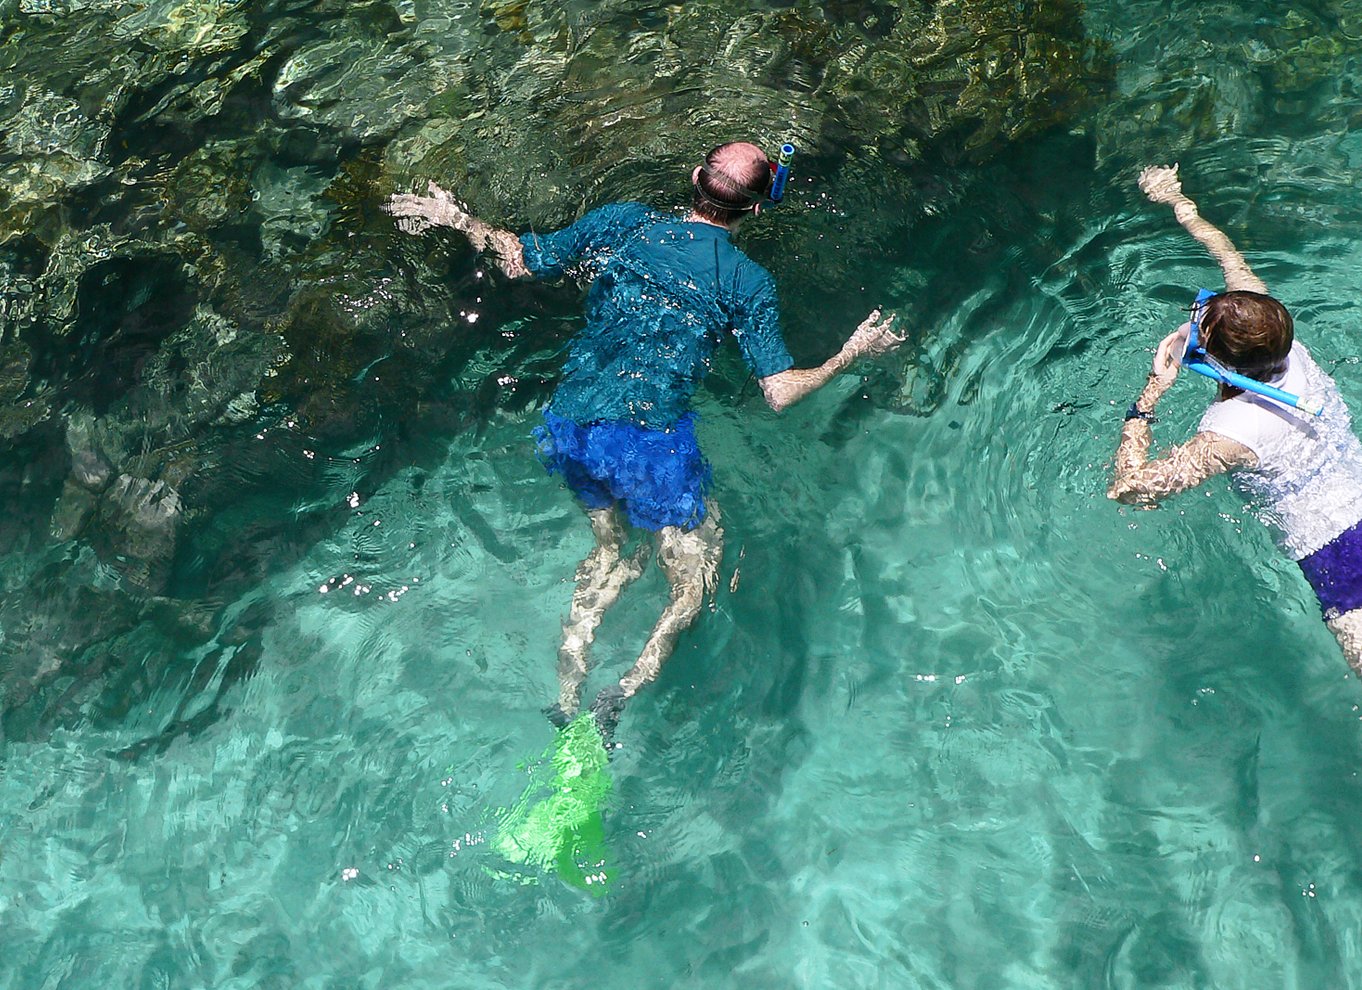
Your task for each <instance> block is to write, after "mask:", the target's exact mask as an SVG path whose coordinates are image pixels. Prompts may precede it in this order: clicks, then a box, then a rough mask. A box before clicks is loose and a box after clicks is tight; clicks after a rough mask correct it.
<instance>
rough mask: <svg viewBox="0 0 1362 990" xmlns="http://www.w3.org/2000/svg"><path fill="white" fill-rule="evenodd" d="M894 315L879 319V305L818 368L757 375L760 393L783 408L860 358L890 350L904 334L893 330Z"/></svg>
mask: <svg viewBox="0 0 1362 990" xmlns="http://www.w3.org/2000/svg"><path fill="white" fill-rule="evenodd" d="M893 325H894V317H893V316H892V315H890V316H888V317H886V318H885V319H884V320H883V321H881V320H880V311H879V310H878V309H877V310H875V311H874V312H872V313H871V314H870V315H869V316H867V317H866V318H865V319H864V320H862V321H861V324H860V326H858V327H857V328H856V332H855V333H853V334H852V335H851V336H850V337H848V338H847V342H846V343H845V344H843V345H842V349H841V350H840V351H838V352H837V353H836V354H834V355H833V356H832V357H830V358H828V359H827V360H826V361H824V362H823V363H822V364H820V365H819V366H818V367H816V368H790V369H789V370H788V371H781V372H777V373H776V374H774V375H767V376H766V377H765V378H760V379H758V382H759V383H760V385H761V394H762V395H763V396H765V397H766V404H767V405H768V406H770V407H771V408H772V409H774V410H775V411H776V412H780V411H781V410H782V409H785V408H787V407H788V406H792V405H794V404H795V403H796V402H798V401H799V400H800V399H802V398H804V397H805V396H807V395H810V394H812V393H813V392H816V391H818V389H820V388H822V387H823V386H824V385H826V384H827V383H828V382H830V381H832V380H833V379H834V378H836V377H837V376H838V375H840V374H841V373H842V372H843V371H846V370H847V368H849V367H851V365H852V364H853V363H854V362H855V361H857V360H858V359H860V358H863V357H873V356H874V355H877V354H887V353H888V352H889V351H892V350H893V349H894V348H895V347H898V346H899V344H902V343H903V339H904V338H902V337H900V336H899V335H898V334H896V333H894V331H893Z"/></svg>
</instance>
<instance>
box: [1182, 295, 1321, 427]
mask: <svg viewBox="0 0 1362 990" xmlns="http://www.w3.org/2000/svg"><path fill="white" fill-rule="evenodd" d="M1214 295H1215V293H1214V292H1212V291H1211V290H1210V289H1201V290H1200V291H1199V292H1197V294H1196V301H1195V302H1194V303H1192V319H1191V329H1190V330H1188V332H1187V349H1186V350H1185V351H1183V353H1182V364H1183V366H1184V367H1186V368H1189V369H1190V370H1192V371H1195V372H1196V373H1197V374H1198V375H1204V376H1206V377H1207V378H1209V379H1211V380H1212V381H1216V382H1223V383H1224V384H1226V385H1229V386H1230V387H1231V388H1239V389H1243V390H1244V391H1245V392H1252V393H1253V394H1254V395H1261V396H1263V397H1264V398H1267V399H1271V400H1272V401H1274V402H1280V403H1281V404H1282V405H1284V406H1289V407H1290V408H1292V409H1299V410H1300V411H1301V412H1303V413H1306V414H1308V415H1311V416H1322V415H1324V404H1323V403H1322V402H1320V401H1319V400H1318V399H1312V398H1308V397H1307V398H1302V397H1301V396H1299V395H1294V394H1292V393H1291V392H1284V391H1282V390H1281V389H1279V388H1273V387H1272V386H1271V385H1268V384H1266V383H1264V382H1260V381H1258V379H1256V378H1249V377H1248V376H1247V375H1241V374H1239V372H1237V371H1231V370H1230V369H1229V368H1227V367H1225V366H1224V365H1223V364H1221V363H1220V362H1219V361H1217V360H1216V359H1215V358H1213V357H1211V355H1209V354H1207V353H1206V348H1205V347H1203V346H1201V319H1202V317H1203V316H1204V315H1205V314H1206V302H1207V301H1208V300H1209V299H1210V298H1211V297H1212V296H1214Z"/></svg>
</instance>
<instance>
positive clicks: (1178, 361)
mask: <svg viewBox="0 0 1362 990" xmlns="http://www.w3.org/2000/svg"><path fill="white" fill-rule="evenodd" d="M1139 182H1140V189H1141V190H1143V191H1144V193H1145V195H1146V196H1148V197H1149V198H1150V200H1152V201H1153V202H1155V203H1165V204H1167V205H1168V206H1171V207H1172V208H1173V214H1174V216H1175V217H1177V220H1178V222H1179V223H1180V224H1182V226H1183V227H1184V228H1185V229H1186V230H1187V232H1188V233H1189V234H1191V235H1192V236H1193V237H1195V238H1196V239H1197V240H1198V241H1199V242H1200V243H1201V244H1202V246H1203V247H1205V248H1206V250H1207V251H1208V252H1210V254H1211V256H1212V257H1213V258H1214V259H1215V260H1216V261H1217V262H1218V263H1219V264H1220V267H1221V270H1222V271H1223V272H1224V276H1225V291H1224V292H1220V293H1207V292H1204V291H1203V292H1202V293H1201V294H1200V295H1198V296H1197V300H1196V302H1195V303H1194V304H1193V307H1192V317H1191V319H1190V320H1188V321H1187V322H1186V323H1184V324H1183V325H1182V326H1180V327H1178V329H1176V330H1174V331H1173V332H1172V333H1170V334H1169V335H1168V336H1166V337H1165V338H1164V339H1163V341H1162V342H1161V343H1160V344H1159V346H1158V349H1157V350H1156V352H1155V354H1154V368H1153V371H1151V372H1150V375H1149V380H1148V382H1147V383H1146V384H1145V387H1144V390H1143V391H1142V392H1141V393H1140V396H1139V398H1137V399H1136V400H1135V402H1134V403H1132V404H1131V406H1130V410H1129V411H1128V412H1127V413H1126V420H1125V425H1124V426H1123V427H1122V429H1121V443H1120V446H1119V447H1118V448H1117V451H1116V467H1115V476H1114V477H1113V479H1112V482H1111V487H1110V489H1109V490H1108V492H1107V495H1108V496H1109V497H1110V498H1113V499H1117V500H1119V501H1121V502H1126V503H1131V504H1136V505H1147V506H1149V505H1153V504H1155V503H1157V502H1158V501H1160V500H1161V499H1164V498H1167V497H1168V496H1170V495H1175V494H1177V493H1178V492H1182V491H1186V490H1187V489H1189V488H1193V487H1195V486H1196V485H1199V484H1201V483H1202V482H1203V481H1206V480H1207V479H1209V478H1212V477H1214V476H1216V475H1218V474H1223V473H1226V472H1232V474H1233V479H1234V481H1235V483H1236V485H1237V486H1238V487H1239V488H1241V489H1242V490H1244V491H1245V492H1246V493H1247V494H1248V495H1249V496H1250V498H1251V500H1252V502H1253V504H1254V506H1255V509H1256V511H1257V512H1258V514H1259V516H1260V518H1262V519H1263V521H1264V522H1267V523H1268V524H1269V525H1271V526H1273V528H1274V529H1275V530H1276V531H1277V536H1278V542H1279V543H1280V545H1281V547H1282V549H1283V551H1285V552H1286V553H1287V554H1288V555H1289V556H1290V557H1291V558H1292V559H1293V560H1295V561H1296V562H1297V563H1299V564H1300V567H1301V570H1302V571H1303V572H1304V574H1305V577H1306V579H1307V580H1308V581H1309V582H1310V585H1311V587H1312V588H1313V589H1314V591H1315V594H1316V596H1317V597H1318V599H1319V602H1320V608H1321V610H1322V611H1323V614H1324V619H1325V622H1326V624H1327V625H1328V626H1329V629H1330V630H1331V631H1332V632H1333V634H1334V636H1335V637H1336V638H1337V639H1338V642H1339V645H1340V646H1341V647H1342V649H1343V654H1344V657H1345V658H1346V659H1347V661H1348V663H1349V665H1350V666H1351V667H1352V668H1353V670H1354V671H1356V672H1357V673H1358V674H1359V675H1362V443H1359V442H1358V439H1357V437H1356V436H1355V435H1354V434H1353V432H1352V421H1351V417H1350V416H1349V413H1348V409H1347V406H1346V405H1344V402H1343V399H1342V397H1341V396H1340V395H1339V393H1338V388H1337V386H1335V384H1334V381H1333V379H1331V378H1330V377H1329V376H1328V375H1327V374H1325V372H1324V371H1322V370H1321V369H1320V367H1319V365H1318V364H1316V363H1315V361H1314V359H1313V358H1311V357H1310V353H1309V352H1308V351H1307V350H1306V349H1305V347H1304V346H1303V345H1302V344H1300V343H1299V342H1297V341H1296V340H1295V328H1294V325H1293V322H1292V319H1291V314H1290V313H1288V312H1287V310H1286V307H1284V306H1283V305H1282V304H1281V303H1280V302H1278V301H1277V300H1276V299H1274V298H1272V296H1270V295H1268V293H1267V286H1265V285H1264V284H1263V282H1262V281H1261V280H1260V279H1259V278H1258V277H1257V276H1256V275H1255V274H1254V273H1253V271H1252V269H1251V268H1249V266H1248V263H1247V262H1246V261H1245V260H1244V258H1243V256H1242V255H1241V254H1240V253H1239V252H1238V250H1236V249H1235V247H1234V245H1233V244H1232V243H1231V242H1230V239H1229V238H1228V237H1226V236H1225V234H1224V233H1222V232H1221V231H1220V230H1218V229H1217V228H1216V227H1215V226H1213V225H1212V224H1211V223H1209V222H1208V221H1206V220H1204V219H1203V218H1202V217H1201V216H1200V214H1199V213H1198V212H1197V208H1196V204H1195V203H1193V202H1192V200H1191V199H1189V198H1188V197H1187V196H1186V195H1185V194H1184V193H1183V191H1182V184H1181V182H1180V181H1179V179H1178V172H1177V166H1176V165H1173V166H1171V167H1169V166H1151V167H1149V168H1146V169H1145V170H1144V171H1143V172H1141V173H1140V179H1139ZM1194 363H1195V364H1196V365H1197V366H1198V367H1197V370H1200V371H1201V373H1203V374H1207V375H1208V377H1212V378H1215V379H1217V380H1218V381H1219V382H1220V384H1219V388H1218V392H1217V395H1216V400H1215V402H1213V403H1212V404H1211V406H1210V408H1209V409H1207V410H1206V413H1205V414H1204V415H1203V416H1202V418H1201V423H1200V425H1199V427H1198V429H1197V432H1196V433H1195V434H1194V435H1193V436H1192V438H1191V439H1190V440H1188V441H1187V442H1186V443H1182V444H1178V445H1177V446H1175V447H1173V448H1171V449H1170V450H1169V451H1168V452H1167V453H1165V454H1164V455H1163V456H1162V457H1158V458H1155V459H1152V460H1151V459H1150V458H1149V446H1150V442H1151V440H1152V434H1151V431H1150V424H1151V423H1152V422H1153V421H1154V419H1155V417H1154V408H1155V406H1156V405H1157V404H1158V401H1159V399H1161V398H1162V397H1163V395H1164V393H1165V392H1167V391H1168V389H1169V387H1170V386H1171V385H1172V384H1173V381H1174V380H1175V379H1176V378H1177V374H1178V370H1179V368H1180V367H1181V366H1182V365H1184V364H1187V365H1188V366H1193V364H1194ZM1226 372H1228V373H1226ZM1240 376H1242V377H1240ZM1237 386H1242V387H1237ZM1265 386H1266V387H1265Z"/></svg>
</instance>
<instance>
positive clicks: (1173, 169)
mask: <svg viewBox="0 0 1362 990" xmlns="http://www.w3.org/2000/svg"><path fill="white" fill-rule="evenodd" d="M1139 182H1140V191H1141V192H1143V193H1144V194H1145V195H1146V196H1148V197H1149V199H1150V200H1151V201H1152V202H1155V203H1167V204H1168V205H1169V206H1173V205H1175V204H1177V203H1178V202H1180V201H1182V200H1183V199H1185V198H1186V197H1184V196H1183V194H1182V180H1180V179H1179V178H1178V167H1177V165H1176V164H1174V165H1150V166H1149V167H1148V168H1146V169H1144V170H1143V171H1142V172H1141V173H1140V179H1139Z"/></svg>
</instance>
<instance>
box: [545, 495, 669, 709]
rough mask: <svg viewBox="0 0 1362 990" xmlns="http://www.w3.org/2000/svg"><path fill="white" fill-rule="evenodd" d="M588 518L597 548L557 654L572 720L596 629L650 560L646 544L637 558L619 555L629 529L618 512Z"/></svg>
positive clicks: (583, 567)
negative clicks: (606, 611) (606, 612)
mask: <svg viewBox="0 0 1362 990" xmlns="http://www.w3.org/2000/svg"><path fill="white" fill-rule="evenodd" d="M587 517H588V518H589V519H590V520H591V532H592V534H593V535H594V536H595V537H596V546H595V547H594V548H593V549H592V551H591V552H590V553H589V554H587V556H586V559H585V560H583V561H582V563H581V564H580V565H579V566H578V568H577V589H576V590H575V591H574V592H573V593H572V611H571V612H570V613H569V614H568V620H567V622H566V623H565V624H564V625H563V645H562V646H561V647H559V649H558V705H559V707H560V708H561V709H562V711H563V714H564V715H565V716H567V717H568V718H571V717H572V716H573V715H574V714H576V712H577V706H578V705H579V704H580V703H581V692H582V681H584V680H586V675H587V670H588V667H587V651H588V650H589V649H590V647H591V643H592V640H594V639H595V638H596V627H597V626H599V625H600V624H601V618H602V617H603V616H604V615H605V610H606V609H608V608H609V607H610V606H611V605H613V604H615V600H616V599H618V598H619V596H620V592H621V591H623V590H624V588H625V586H626V585H628V584H629V582H630V581H632V580H634V579H635V578H636V577H638V576H639V575H640V574H642V573H643V564H644V560H645V558H646V556H647V545H646V544H645V545H644V547H643V549H642V551H640V552H639V553H637V554H634V555H633V556H630V557H621V556H620V548H621V547H623V546H624V539H625V536H626V535H627V530H626V528H625V525H624V520H623V519H621V518H620V514H619V512H618V511H617V510H616V509H613V508H611V509H590V510H588V511H587Z"/></svg>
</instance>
